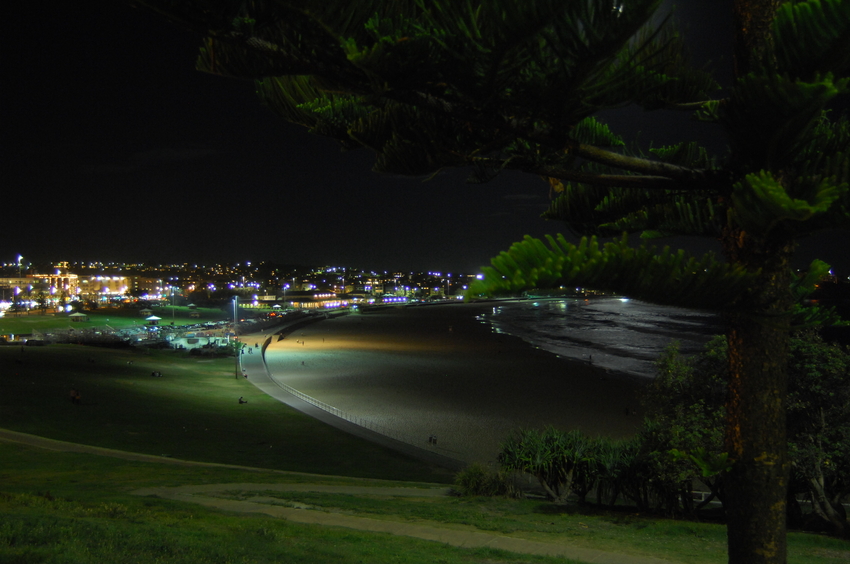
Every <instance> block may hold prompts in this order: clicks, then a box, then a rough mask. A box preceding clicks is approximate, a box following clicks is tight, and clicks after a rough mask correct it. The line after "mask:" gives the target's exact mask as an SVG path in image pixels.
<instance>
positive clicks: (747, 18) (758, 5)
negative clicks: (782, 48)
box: [732, 0, 782, 77]
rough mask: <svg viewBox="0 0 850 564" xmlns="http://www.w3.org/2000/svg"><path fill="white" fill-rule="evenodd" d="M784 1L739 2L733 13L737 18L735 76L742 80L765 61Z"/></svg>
mask: <svg viewBox="0 0 850 564" xmlns="http://www.w3.org/2000/svg"><path fill="white" fill-rule="evenodd" d="M781 3H782V1H781V0H735V1H734V5H733V7H732V12H733V15H734V18H735V39H734V41H735V45H734V64H735V76H738V77H741V76H744V75H745V74H747V73H748V72H750V71H751V70H753V67H754V65H756V64H758V63H760V62H763V63H767V64H768V65H770V64H771V63H772V61H767V60H765V57H766V56H767V55H768V53H769V50H770V48H771V47H772V44H771V37H770V34H769V32H770V26H771V25H772V24H773V18H774V16H776V10H777V9H778V8H779V5H780V4H781Z"/></svg>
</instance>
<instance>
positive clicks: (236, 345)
mask: <svg viewBox="0 0 850 564" xmlns="http://www.w3.org/2000/svg"><path fill="white" fill-rule="evenodd" d="M238 301H239V296H233V344H234V346H233V350H234V352H235V355H234V357H235V358H236V365H235V367H234V369H233V370H234V372H233V374H234V376H235V377H236V379H239V339H238V337H237V336H236V302H238Z"/></svg>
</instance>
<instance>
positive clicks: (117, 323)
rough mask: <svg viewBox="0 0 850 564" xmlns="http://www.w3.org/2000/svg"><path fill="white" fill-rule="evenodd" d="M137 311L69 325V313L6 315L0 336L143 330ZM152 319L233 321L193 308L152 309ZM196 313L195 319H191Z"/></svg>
mask: <svg viewBox="0 0 850 564" xmlns="http://www.w3.org/2000/svg"><path fill="white" fill-rule="evenodd" d="M139 311H140V310H139V309H136V308H120V307H108V308H100V309H96V310H94V311H86V312H85V313H86V315H88V317H89V320H88V321H75V322H73V323H72V322H71V320H70V319H69V318H68V316H69V315H70V314H68V313H54V314H48V315H41V314H40V310H33V312H31V313H30V314H22V315H17V314H14V313H12V314H8V313H7V314H6V315H5V316H3V317H0V335H9V334H13V335H29V334H30V333H32V332H33V331H41V332H44V331H49V330H51V329H67V328H68V327H73V328H75V329H88V328H92V327H104V326H106V325H109V326H110V327H112V328H114V329H124V328H126V327H133V326H142V325H144V324H145V318H144V317H143V316H142V314H141V313H139ZM153 312H154V315H156V316H157V317H161V318H162V321H161V322H160V323H161V324H162V325H169V324H171V323H172V322H173V323H174V325H193V324H195V323H203V322H207V321H229V320H232V319H233V313H232V310H229V309H227V308H224V309H215V308H200V307H199V308H195V309H191V310H190V309H189V308H188V307H186V306H174V307H172V306H157V307H155V308H153ZM192 313H195V314H196V315H198V317H197V318H196V317H191V314H192Z"/></svg>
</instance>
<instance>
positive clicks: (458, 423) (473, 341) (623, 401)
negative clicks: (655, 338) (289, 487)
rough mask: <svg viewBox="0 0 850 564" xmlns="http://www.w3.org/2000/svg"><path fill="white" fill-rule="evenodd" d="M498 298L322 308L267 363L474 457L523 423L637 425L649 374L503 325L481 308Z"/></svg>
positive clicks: (327, 399) (363, 412)
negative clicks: (587, 358) (614, 368)
mask: <svg viewBox="0 0 850 564" xmlns="http://www.w3.org/2000/svg"><path fill="white" fill-rule="evenodd" d="M492 307H493V304H491V303H472V304H450V305H441V306H430V307H412V308H411V307H406V308H405V307H398V308H391V309H388V310H380V311H374V310H373V311H368V312H365V313H352V314H349V315H345V316H341V317H337V318H331V319H326V320H322V321H320V322H317V323H314V324H312V325H309V326H307V327H302V328H300V329H298V330H296V331H294V332H292V333H291V334H288V335H286V337H285V338H284V339H282V340H280V341H274V340H273V341H272V343H271V344H270V346H269V347H268V349H267V350H266V364H267V366H268V369H269V373H270V374H271V376H272V377H273V378H274V379H275V380H278V381H280V382H283V383H285V384H288V385H290V386H292V387H293V388H295V389H297V390H299V391H301V392H302V393H304V394H306V395H308V396H310V397H313V398H315V399H317V400H320V401H322V402H324V403H327V404H329V405H331V406H333V407H335V408H337V409H339V410H341V411H343V412H345V413H347V414H349V415H350V416H353V417H355V418H358V419H361V420H365V421H367V422H369V423H370V424H371V425H372V426H374V427H383V428H388V429H390V430H392V431H393V432H394V433H396V434H397V435H401V436H403V437H404V438H405V440H406V441H407V442H410V443H411V444H415V445H417V446H421V447H423V448H428V449H433V450H435V451H437V452H439V453H441V454H444V455H447V456H450V457H453V458H457V459H460V460H463V461H464V462H473V461H475V462H483V463H494V462H495V461H496V456H497V455H498V452H499V444H500V443H501V442H502V441H503V440H505V439H506V438H507V437H508V436H509V435H510V434H511V433H512V432H513V431H515V430H517V429H520V428H540V427H543V426H546V425H552V426H555V427H557V428H561V429H564V430H570V429H575V428H579V429H582V430H583V431H584V432H586V433H588V434H590V435H610V436H613V437H625V436H629V435H631V434H633V433H634V432H636V431H637V429H638V428H639V427H640V424H641V422H642V408H641V406H640V404H639V400H638V398H637V394H638V393H639V391H640V389H641V388H642V387H644V386H645V385H646V383H647V382H646V381H645V380H646V379H638V378H637V377H634V376H629V375H622V374H616V373H607V372H605V371H604V370H603V369H599V368H595V367H594V366H592V365H589V364H585V363H582V362H578V361H574V360H570V359H565V358H562V357H559V356H557V355H555V354H553V353H551V352H548V351H545V350H542V349H539V348H536V347H534V346H532V345H530V344H528V343H526V342H525V341H523V340H522V339H520V338H519V337H515V336H513V335H509V334H504V333H497V332H495V331H493V330H492V329H491V328H490V326H489V324H487V323H486V322H484V321H482V320H479V319H476V316H478V315H480V314H481V313H483V312H485V311H487V310H488V309H491V308H492ZM302 363H303V364H302ZM431 436H436V438H437V444H436V445H433V444H431V443H430V441H429V437H431Z"/></svg>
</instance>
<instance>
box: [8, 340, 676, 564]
mask: <svg viewBox="0 0 850 564" xmlns="http://www.w3.org/2000/svg"><path fill="white" fill-rule="evenodd" d="M268 337H269V335H268V334H253V335H244V336H240V338H241V340H242V341H243V342H246V343H254V342H258V343H262V342H263V340H264V339H265V338H268ZM273 338H275V337H273ZM257 352H260V351H257ZM241 361H242V369H243V370H244V372H245V374H247V376H248V380H249V381H250V382H251V383H252V384H254V385H255V386H256V387H257V388H259V389H260V390H262V391H263V392H265V393H266V394H268V395H270V396H271V397H274V398H276V399H278V400H280V401H282V402H284V403H286V404H288V405H290V406H292V407H294V408H295V409H298V410H299V411H302V412H304V413H306V414H309V415H311V416H313V417H315V418H316V419H319V420H321V421H324V422H326V423H328V424H330V425H333V426H334V427H337V428H339V429H342V430H345V431H347V432H349V433H351V434H354V435H357V436H359V437H363V438H366V439H368V440H371V441H374V442H376V443H379V444H382V445H384V446H387V447H390V448H393V449H395V450H398V451H401V452H404V453H407V454H409V455H411V456H414V457H417V458H419V459H423V460H427V461H429V462H432V463H435V464H439V465H441V466H444V467H448V468H459V467H460V466H461V465H462V463H461V462H460V461H458V460H454V459H452V458H449V457H446V456H443V455H441V454H439V453H436V452H433V451H429V450H426V449H423V448H419V447H416V446H414V445H409V444H407V443H403V442H401V441H397V440H395V439H392V438H390V437H386V436H384V435H381V434H379V433H376V432H374V431H371V430H369V429H365V428H363V427H360V426H358V425H355V424H353V423H351V422H349V421H346V420H345V419H342V418H339V417H336V416H334V415H332V414H330V413H328V412H326V411H324V410H321V409H319V408H317V407H315V406H313V405H311V404H310V403H308V402H306V401H304V400H302V399H300V398H298V397H296V396H294V395H292V394H290V393H289V392H287V391H286V390H284V389H283V388H282V387H281V386H280V385H278V384H277V383H275V381H274V380H273V379H272V378H271V377H270V376H269V374H268V370H267V368H266V366H265V363H264V361H263V355H262V354H256V353H254V354H245V355H241ZM0 441H4V442H13V443H19V444H25V445H29V446H32V447H37V448H42V449H48V450H54V451H64V452H79V453H88V454H94V455H99V456H110V457H115V458H121V459H125V460H137V461H144V462H154V463H162V464H179V465H191V466H206V467H219V468H233V469H240V470H245V471H252V472H268V473H276V474H288V475H299V476H311V475H310V474H304V473H298V472H286V471H280V470H270V469H264V468H252V467H247V466H238V465H232V464H217V463H209V462H195V461H189V460H180V459H175V458H170V457H163V456H155V455H148V454H139V453H133V452H126V451H120V450H115V449H108V448H102V447H94V446H87V445H79V444H75V443H69V442H65V441H58V440H54V439H47V438H44V437H38V436H35V435H30V434H27V433H19V432H16V431H10V430H6V429H0ZM327 478H328V477H327V476H316V481H317V482H318V481H324V480H327ZM344 479H345V480H347V481H349V482H357V481H358V479H356V478H348V477H346V478H344ZM369 482H370V484H374V483H375V482H376V481H374V480H370V481H369ZM234 491H239V492H258V493H259V492H270V491H302V492H307V491H309V492H325V493H345V494H350V495H358V496H368V495H376V496H407V497H414V498H427V497H435V496H447V495H449V488H447V487H445V486H435V487H431V488H412V487H411V488H404V487H398V486H397V485H393V486H390V487H380V486H374V485H363V486H358V485H346V486H331V485H325V484H310V483H303V482H300V483H291V484H286V483H283V484H281V483H269V484H254V483H229V484H204V485H186V486H178V487H170V488H168V487H156V488H142V489H139V490H136V491H134V492H132V493H133V494H135V495H140V496H152V497H159V498H164V499H172V500H177V501H184V502H188V503H195V504H199V505H203V506H205V507H209V508H212V509H218V510H221V511H230V512H238V513H259V514H264V515H269V516H271V517H275V518H282V519H288V520H290V521H293V522H298V523H305V524H312V525H319V526H332V527H345V528H350V529H357V530H362V531H371V532H382V533H389V534H393V535H399V536H406V537H412V538H418V539H423V540H430V541H436V542H441V543H445V544H448V545H451V546H456V547H463V548H476V547H489V548H495V549H500V550H506V551H510V552H515V553H522V554H539V555H546V556H556V557H563V558H569V559H572V560H576V561H580V562H588V563H593V564H674V563H671V562H670V561H668V560H662V559H659V558H654V557H649V556H635V555H626V554H617V553H613V552H607V551H601V550H594V549H589V548H581V547H575V546H569V545H566V544H562V543H558V542H542V541H535V540H528V539H523V538H517V537H508V536H505V535H499V534H494V533H488V532H481V531H470V530H459V529H455V528H452V527H451V526H450V525H447V524H443V523H435V522H417V523H412V522H396V521H391V520H382V519H373V518H368V517H360V516H356V515H350V514H342V513H333V512H329V511H327V510H326V509H325V508H323V509H322V510H321V511H312V510H310V506H308V505H304V504H293V503H290V504H289V505H288V506H285V505H281V503H282V500H279V499H274V498H272V497H263V496H259V495H258V496H254V497H251V498H249V499H247V500H237V499H228V498H227V497H222V496H225V495H232V493H233V492H234Z"/></svg>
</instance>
